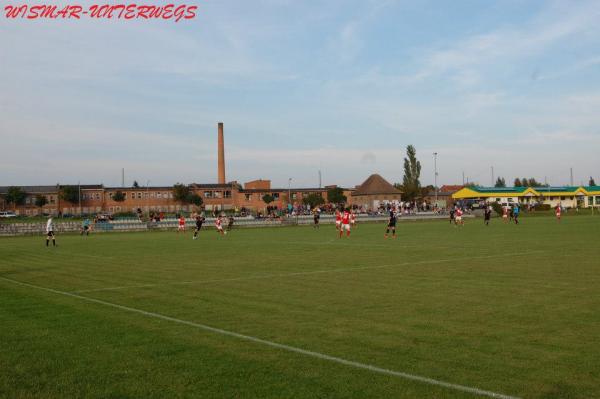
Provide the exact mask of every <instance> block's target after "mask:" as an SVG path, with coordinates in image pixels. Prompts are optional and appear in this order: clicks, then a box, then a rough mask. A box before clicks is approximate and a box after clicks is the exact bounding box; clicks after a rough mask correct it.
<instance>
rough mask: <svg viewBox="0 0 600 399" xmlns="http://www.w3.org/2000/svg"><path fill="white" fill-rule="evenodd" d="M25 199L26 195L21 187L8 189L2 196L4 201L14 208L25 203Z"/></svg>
mask: <svg viewBox="0 0 600 399" xmlns="http://www.w3.org/2000/svg"><path fill="white" fill-rule="evenodd" d="M26 197H27V193H26V192H25V191H23V189H22V188H21V187H15V186H13V187H9V188H8V191H7V192H6V195H5V196H4V200H5V201H6V203H7V204H13V205H14V207H15V208H16V207H17V205H23V204H24V203H25V198H26Z"/></svg>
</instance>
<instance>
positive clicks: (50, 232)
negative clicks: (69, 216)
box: [46, 231, 54, 237]
mask: <svg viewBox="0 0 600 399" xmlns="http://www.w3.org/2000/svg"><path fill="white" fill-rule="evenodd" d="M46 236H47V237H54V231H49V232H47V233H46Z"/></svg>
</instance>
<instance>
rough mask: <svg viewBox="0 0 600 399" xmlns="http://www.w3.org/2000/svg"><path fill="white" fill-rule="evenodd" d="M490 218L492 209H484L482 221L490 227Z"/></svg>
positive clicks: (487, 207) (489, 207)
mask: <svg viewBox="0 0 600 399" xmlns="http://www.w3.org/2000/svg"><path fill="white" fill-rule="evenodd" d="M491 217H492V207H491V206H489V205H488V206H486V207H485V211H484V213H483V221H484V223H485V225H486V226H489V225H490V218H491Z"/></svg>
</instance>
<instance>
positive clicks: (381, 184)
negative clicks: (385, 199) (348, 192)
mask: <svg viewBox="0 0 600 399" xmlns="http://www.w3.org/2000/svg"><path fill="white" fill-rule="evenodd" d="M375 194H402V191H400V190H398V189H397V188H396V187H394V186H392V185H391V184H390V183H389V182H388V181H387V180H385V179H384V178H383V177H381V176H379V175H378V174H373V175H371V176H369V178H368V179H367V180H365V181H364V183H363V184H361V185H360V186H359V187H358V188H357V189H356V191H355V192H354V193H352V195H355V196H356V195H375Z"/></svg>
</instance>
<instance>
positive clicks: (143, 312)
mask: <svg viewBox="0 0 600 399" xmlns="http://www.w3.org/2000/svg"><path fill="white" fill-rule="evenodd" d="M0 279H1V280H4V281H8V282H10V283H13V284H17V285H22V286H25V287H29V288H34V289H37V290H42V291H47V292H51V293H54V294H58V295H64V296H68V297H71V298H77V299H81V300H84V301H88V302H92V303H96V304H100V305H104V306H109V307H112V308H115V309H120V310H124V311H127V312H132V313H138V314H141V315H144V316H148V317H153V318H156V319H161V320H166V321H171V322H173V323H178V324H183V325H186V326H190V327H195V328H198V329H201V330H205V331H209V332H212V333H215V334H220V335H225V336H229V337H234V338H238V339H241V340H245V341H250V342H254V343H258V344H262V345H266V346H270V347H272V348H277V349H282V350H285V351H288V352H294V353H299V354H301V355H305V356H310V357H314V358H317V359H321V360H327V361H330V362H334V363H338V364H343V365H345V366H350V367H354V368H358V369H363V370H369V371H372V372H374V373H379V374H385V375H390V376H394V377H400V378H404V379H406V380H411V381H418V382H421V383H425V384H429V385H435V386H439V387H443V388H448V389H453V390H455V391H462V392H467V393H471V394H475V395H481V396H487V397H489V398H497V399H519V398H517V397H515V396H509V395H504V394H501V393H496V392H492V391H486V390H483V389H479V388H473V387H469V386H466V385H460V384H453V383H451V382H445V381H440V380H436V379H433V378H429V377H423V376H419V375H414V374H409V373H404V372H402V371H395V370H390V369H386V368H381V367H377V366H373V365H370V364H366V363H360V362H355V361H352V360H346V359H342V358H340V357H336V356H331V355H326V354H324V353H320V352H314V351H309V350H306V349H302V348H297V347H295V346H290V345H285V344H280V343H277V342H273V341H267V340H265V339H262V338H257V337H253V336H251V335H244V334H239V333H236V332H233V331H228V330H223V329H220V328H216V327H211V326H207V325H205V324H200V323H194V322H193V321H188V320H181V319H176V318H174V317H170V316H166V315H162V314H160V313H154V312H148V311H146V310H141V309H136V308H132V307H129V306H124V305H119V304H116V303H112V302H107V301H102V300H100V299H94V298H89V297H86V296H82V295H77V294H73V293H70V292H66V291H59V290H55V289H53V288H47V287H42V286H39V285H34V284H29V283H24V282H22V281H17V280H13V279H10V278H6V277H0Z"/></svg>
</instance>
